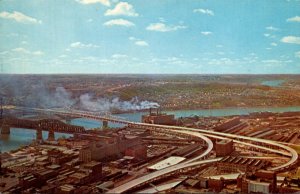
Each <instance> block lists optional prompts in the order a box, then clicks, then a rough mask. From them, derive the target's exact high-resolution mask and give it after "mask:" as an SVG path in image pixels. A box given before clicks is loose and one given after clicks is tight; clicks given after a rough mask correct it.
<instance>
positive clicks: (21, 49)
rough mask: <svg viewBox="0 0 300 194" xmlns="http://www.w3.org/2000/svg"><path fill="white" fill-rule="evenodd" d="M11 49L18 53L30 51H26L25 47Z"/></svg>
mask: <svg viewBox="0 0 300 194" xmlns="http://www.w3.org/2000/svg"><path fill="white" fill-rule="evenodd" d="M12 51H14V52H19V53H25V54H29V53H30V51H28V50H27V49H25V48H22V47H18V48H14V49H12Z"/></svg>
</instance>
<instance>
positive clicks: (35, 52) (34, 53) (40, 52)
mask: <svg viewBox="0 0 300 194" xmlns="http://www.w3.org/2000/svg"><path fill="white" fill-rule="evenodd" d="M32 54H33V55H43V54H44V53H43V52H42V51H34V52H32Z"/></svg>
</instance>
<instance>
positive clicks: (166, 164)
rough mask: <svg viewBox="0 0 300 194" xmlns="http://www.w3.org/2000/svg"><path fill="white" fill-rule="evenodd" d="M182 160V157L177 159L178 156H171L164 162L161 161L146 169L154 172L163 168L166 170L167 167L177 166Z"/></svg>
mask: <svg viewBox="0 0 300 194" xmlns="http://www.w3.org/2000/svg"><path fill="white" fill-rule="evenodd" d="M183 160H185V158H184V157H179V156H171V157H169V158H167V159H165V160H162V161H160V162H158V163H156V164H154V165H152V166H149V167H147V169H148V170H149V171H155V170H161V169H164V168H167V167H169V166H173V165H175V164H178V163H180V162H182V161H183Z"/></svg>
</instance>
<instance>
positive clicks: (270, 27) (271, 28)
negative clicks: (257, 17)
mask: <svg viewBox="0 0 300 194" xmlns="http://www.w3.org/2000/svg"><path fill="white" fill-rule="evenodd" d="M266 29H267V30H271V31H278V30H279V28H275V27H273V26H268V27H266Z"/></svg>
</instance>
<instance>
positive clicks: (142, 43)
mask: <svg viewBox="0 0 300 194" xmlns="http://www.w3.org/2000/svg"><path fill="white" fill-rule="evenodd" d="M135 44H136V45H138V46H149V44H148V43H147V42H146V41H143V40H138V41H136V42H135Z"/></svg>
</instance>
